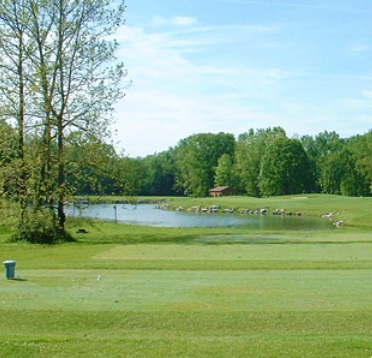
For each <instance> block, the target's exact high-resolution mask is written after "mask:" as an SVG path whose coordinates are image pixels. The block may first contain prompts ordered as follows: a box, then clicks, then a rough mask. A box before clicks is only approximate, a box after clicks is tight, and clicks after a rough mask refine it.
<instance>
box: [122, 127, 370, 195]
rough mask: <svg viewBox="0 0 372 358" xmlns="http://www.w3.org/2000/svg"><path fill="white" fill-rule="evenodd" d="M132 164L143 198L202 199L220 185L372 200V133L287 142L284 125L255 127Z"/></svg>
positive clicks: (204, 137) (199, 138)
mask: <svg viewBox="0 0 372 358" xmlns="http://www.w3.org/2000/svg"><path fill="white" fill-rule="evenodd" d="M128 160H129V159H128ZM131 161H132V163H133V164H134V166H135V167H137V170H138V171H137V175H138V180H137V181H136V183H137V184H138V186H137V187H136V188H135V192H136V193H137V194H139V195H187V196H194V197H202V196H207V195H208V193H209V189H211V188H212V187H215V186H219V185H223V186H230V187H232V188H234V189H236V190H238V192H239V193H240V194H241V195H248V196H254V197H264V196H278V195H289V194H301V193H327V194H337V195H345V196H371V191H372V131H369V132H368V133H366V134H363V135H356V136H353V137H350V138H341V137H340V136H339V135H338V134H337V133H336V132H334V131H332V132H328V131H324V132H322V133H319V134H318V135H316V136H310V135H305V136H302V137H300V138H288V136H287V135H286V132H285V130H284V129H283V128H281V127H274V128H267V129H257V130H254V129H250V130H249V131H247V132H246V133H243V134H241V135H239V136H238V138H237V139H235V137H234V136H233V135H232V134H228V133H219V134H212V133H201V134H195V135H192V136H190V137H188V138H185V139H182V140H181V141H180V142H179V143H178V145H177V146H175V147H174V148H170V149H169V150H167V151H165V152H162V153H159V154H154V155H151V156H147V157H145V158H137V159H131ZM141 173H142V175H141Z"/></svg>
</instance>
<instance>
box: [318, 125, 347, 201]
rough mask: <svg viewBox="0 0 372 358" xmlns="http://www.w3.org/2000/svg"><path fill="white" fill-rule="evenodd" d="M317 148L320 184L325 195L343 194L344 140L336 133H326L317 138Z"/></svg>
mask: <svg viewBox="0 0 372 358" xmlns="http://www.w3.org/2000/svg"><path fill="white" fill-rule="evenodd" d="M315 142H316V148H317V152H318V155H317V168H318V175H319V177H318V182H319V184H320V187H321V189H322V192H323V193H327V194H341V182H342V177H343V176H344V174H345V172H344V170H345V163H344V159H345V158H344V157H342V155H341V154H342V151H343V148H344V140H342V139H341V138H340V136H339V135H338V134H337V133H336V132H328V131H324V132H323V133H319V134H318V135H317V136H316V137H315Z"/></svg>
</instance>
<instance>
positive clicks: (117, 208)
mask: <svg viewBox="0 0 372 358" xmlns="http://www.w3.org/2000/svg"><path fill="white" fill-rule="evenodd" d="M66 214H67V215H69V216H73V217H86V218H97V219H100V220H108V221H115V220H117V221H118V222H120V223H125V224H133V225H144V226H154V227H229V228H234V227H236V228H244V227H246V228H249V229H263V230H271V229H272V230H276V229H283V230H317V229H333V228H334V225H333V224H332V222H331V221H329V220H326V219H322V218H314V217H306V216H276V215H271V214H267V215H249V214H222V213H214V214H211V213H195V212H192V213H191V212H187V211H183V212H180V211H173V210H160V209H156V206H155V205H153V204H139V205H132V204H125V205H123V204H117V205H114V204H111V205H109V204H105V205H99V204H95V205H89V206H87V207H85V208H83V209H78V208H76V207H74V206H73V205H72V206H68V207H67V208H66Z"/></svg>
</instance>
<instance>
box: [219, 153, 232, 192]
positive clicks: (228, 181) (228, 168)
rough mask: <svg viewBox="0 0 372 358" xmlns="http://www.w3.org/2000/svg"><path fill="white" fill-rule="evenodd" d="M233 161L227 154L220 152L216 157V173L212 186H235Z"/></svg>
mask: <svg viewBox="0 0 372 358" xmlns="http://www.w3.org/2000/svg"><path fill="white" fill-rule="evenodd" d="M233 165H234V163H233V161H232V158H231V156H230V155H229V154H222V155H221V157H220V158H219V159H218V164H217V167H216V174H215V177H214V186H220V185H222V186H230V187H233V188H234V187H235V183H236V180H235V178H234V172H233Z"/></svg>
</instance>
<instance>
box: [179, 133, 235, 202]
mask: <svg viewBox="0 0 372 358" xmlns="http://www.w3.org/2000/svg"><path fill="white" fill-rule="evenodd" d="M234 151H235V138H234V136H233V135H232V134H228V133H218V134H213V133H201V134H195V135H192V136H190V137H188V138H186V139H183V140H181V141H180V143H179V144H178V146H177V148H175V166H176V188H178V189H182V190H183V192H184V194H185V195H190V196H201V197H203V196H207V195H208V192H209V189H210V188H211V187H213V185H214V176H215V169H216V167H217V164H218V159H219V158H220V157H221V156H222V155H223V154H228V155H230V156H232V155H233V154H234Z"/></svg>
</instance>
